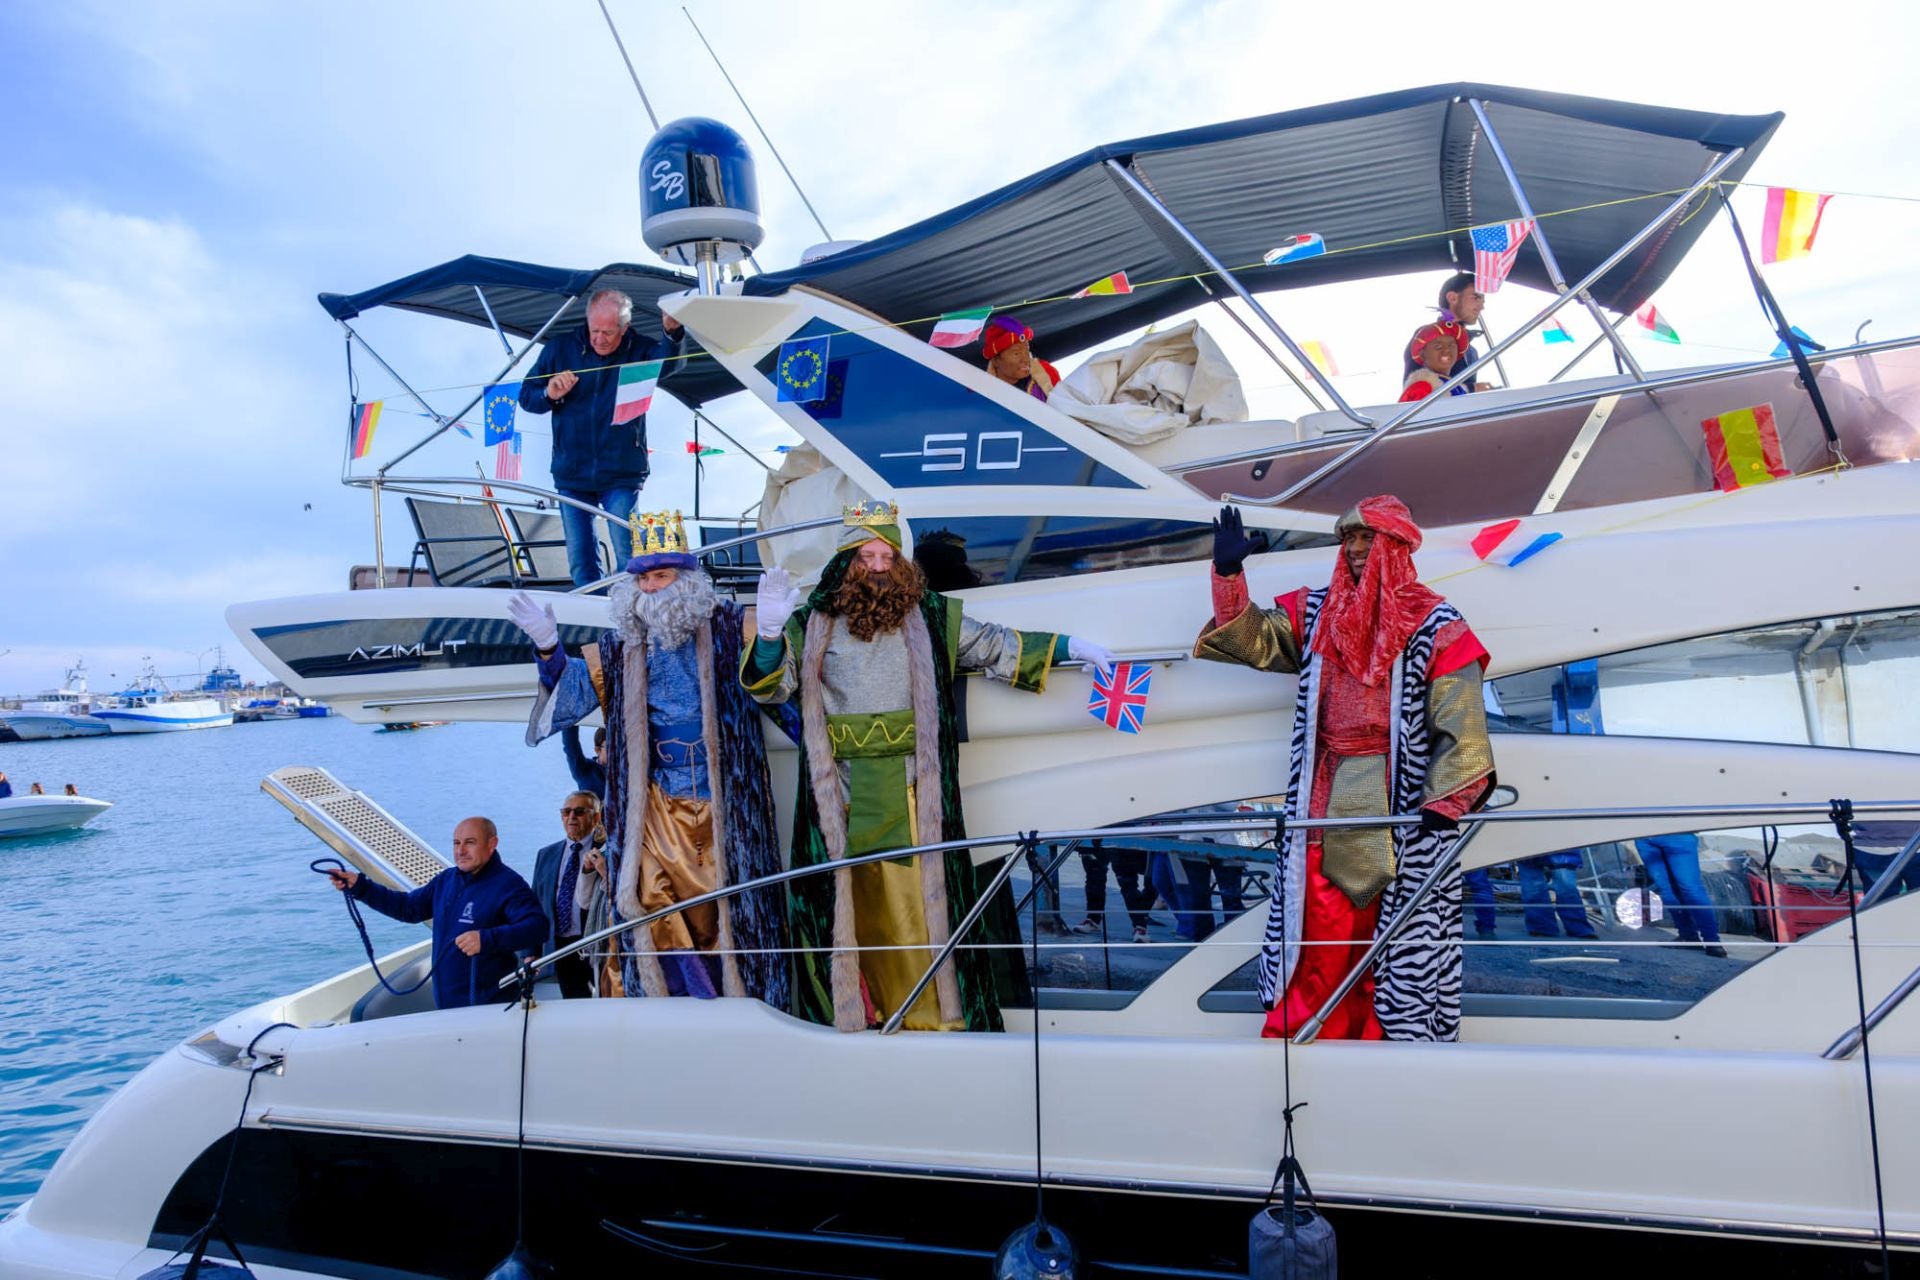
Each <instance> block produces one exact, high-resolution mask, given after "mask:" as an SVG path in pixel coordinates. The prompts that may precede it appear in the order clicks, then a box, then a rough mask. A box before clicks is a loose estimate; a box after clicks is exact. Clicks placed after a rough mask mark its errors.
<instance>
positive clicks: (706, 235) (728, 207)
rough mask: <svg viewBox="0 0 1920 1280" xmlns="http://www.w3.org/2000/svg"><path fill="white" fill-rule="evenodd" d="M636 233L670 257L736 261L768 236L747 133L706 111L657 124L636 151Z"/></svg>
mask: <svg viewBox="0 0 1920 1280" xmlns="http://www.w3.org/2000/svg"><path fill="white" fill-rule="evenodd" d="M640 234H641V236H642V237H643V238H645V240H646V242H647V247H648V248H649V249H652V250H653V251H654V252H655V253H657V254H659V255H660V256H661V257H663V258H665V259H666V260H667V261H668V262H673V263H678V264H679V265H681V266H692V265H694V264H695V263H696V262H699V261H701V260H702V259H703V258H704V259H705V260H706V261H708V262H721V263H725V262H738V261H739V260H740V259H742V258H744V257H746V256H747V255H748V254H750V253H752V252H753V251H754V249H755V248H757V247H758V246H759V244H760V241H761V240H762V239H763V238H764V237H765V235H766V228H764V227H762V226H761V225H760V184H759V180H758V179H757V178H756V177H755V176H754V169H753V153H752V152H751V151H750V150H748V148H747V143H746V139H744V138H742V137H741V136H740V135H739V134H738V133H735V132H734V131H733V130H732V129H729V128H728V127H727V126H726V125H724V124H721V123H720V122H719V121H718V120H709V119H707V118H706V117H705V116H688V117H686V118H685V119H681V120H672V121H669V122H668V123H667V124H665V125H663V126H661V128H660V131H659V132H658V133H656V134H654V135H653V138H652V140H651V141H649V142H648V143H647V149H646V151H645V152H644V153H643V154H642V155H641V157H640Z"/></svg>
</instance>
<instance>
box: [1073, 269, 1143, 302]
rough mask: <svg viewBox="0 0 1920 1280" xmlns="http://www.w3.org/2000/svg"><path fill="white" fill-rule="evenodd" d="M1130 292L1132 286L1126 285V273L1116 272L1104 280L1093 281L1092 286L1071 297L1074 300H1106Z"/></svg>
mask: <svg viewBox="0 0 1920 1280" xmlns="http://www.w3.org/2000/svg"><path fill="white" fill-rule="evenodd" d="M1132 292H1133V285H1132V284H1130V283H1128V281H1127V273H1126V272H1124V271H1116V272H1114V273H1113V274H1112V275H1110V276H1107V277H1106V278H1105V279H1102V280H1095V281H1094V282H1093V283H1092V284H1090V285H1088V286H1087V287H1086V288H1084V289H1082V290H1081V291H1080V292H1078V293H1076V294H1074V295H1073V296H1074V297H1076V298H1106V297H1112V296H1113V295H1114V294H1116V293H1132Z"/></svg>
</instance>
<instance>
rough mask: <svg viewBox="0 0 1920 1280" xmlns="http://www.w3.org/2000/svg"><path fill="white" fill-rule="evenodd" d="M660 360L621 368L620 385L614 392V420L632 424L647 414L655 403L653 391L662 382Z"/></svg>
mask: <svg viewBox="0 0 1920 1280" xmlns="http://www.w3.org/2000/svg"><path fill="white" fill-rule="evenodd" d="M662 363H663V362H662V361H659V360H643V361H641V362H639V363H638V364H623V365H621V366H620V377H619V382H618V385H617V386H616V387H615V388H614V392H613V420H614V421H615V422H632V421H633V420H634V419H635V418H638V417H640V416H641V415H642V414H644V413H646V411H647V406H649V405H651V404H652V403H653V389H654V387H655V386H657V385H658V384H659V382H660V366H661V364H662Z"/></svg>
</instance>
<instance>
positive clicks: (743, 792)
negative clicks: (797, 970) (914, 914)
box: [527, 601, 791, 1009]
mask: <svg viewBox="0 0 1920 1280" xmlns="http://www.w3.org/2000/svg"><path fill="white" fill-rule="evenodd" d="M740 624H741V612H740V608H739V606H737V605H735V604H733V603H731V602H730V601H722V602H721V603H720V604H719V605H717V606H716V607H715V608H714V611H713V614H712V615H711V616H710V617H709V618H708V620H707V621H706V622H705V623H703V624H701V627H700V630H699V631H698V633H696V634H695V636H694V637H693V639H692V641H691V642H690V643H692V645H693V646H694V651H695V657H696V660H697V662H698V664H699V673H700V713H701V727H702V731H703V734H704V736H705V739H706V751H707V769H708V787H709V790H710V791H711V793H712V805H713V825H714V841H713V851H714V863H715V868H716V886H715V887H717V888H724V887H725V886H727V885H729V884H738V883H742V882H744V881H747V880H754V879H759V878H760V877H762V876H767V875H772V874H773V873H775V872H777V871H779V870H780V850H779V839H778V836H777V834H776V828H775V823H774V810H773V790H772V787H771V785H770V783H769V781H768V778H767V756H766V741H765V739H764V737H763V736H762V733H763V727H764V721H763V718H762V716H761V714H760V709H759V708H758V707H757V706H755V704H754V702H753V700H752V699H751V698H749V697H748V696H747V694H746V691H745V690H743V689H742V688H741V687H740V683H739V681H738V680H735V679H733V678H732V673H733V672H735V671H737V670H739V664H740V649H741V629H740ZM590 657H591V658H592V659H594V660H597V663H598V665H599V670H598V671H595V670H594V669H593V667H594V665H595V662H593V661H589V660H586V659H582V658H573V659H570V660H569V661H568V663H567V672H566V675H565V676H564V677H563V678H562V680H561V681H560V682H559V683H558V684H556V685H555V686H554V688H553V689H552V690H547V689H545V688H543V689H542V690H541V691H540V694H539V696H538V697H537V698H536V699H535V701H534V707H533V716H532V718H531V720H530V721H529V723H528V725H527V741H528V743H529V745H531V744H533V743H537V742H539V741H540V740H541V739H543V738H545V737H547V736H548V735H549V734H552V733H555V732H557V731H559V730H560V729H563V728H566V727H568V726H569V725H573V724H578V723H579V722H580V721H581V720H584V719H585V718H586V717H587V716H588V715H590V714H592V712H593V710H594V709H595V708H596V707H599V708H600V709H601V710H603V711H604V712H605V713H606V724H607V796H606V822H607V855H608V861H609V865H610V867H611V869H612V871H613V888H614V892H613V901H612V903H611V907H610V909H611V914H612V916H613V922H614V923H619V922H621V921H626V920H634V919H638V918H639V917H640V916H642V915H643V914H645V913H644V912H643V911H642V910H641V908H640V897H639V885H640V864H641V859H640V858H639V857H637V856H628V855H627V853H626V849H627V836H628V833H629V832H632V833H635V837H636V838H638V833H639V832H641V831H644V830H645V826H646V807H647V777H648V770H647V761H648V759H649V758H650V741H649V739H650V731H649V726H648V722H647V661H646V657H647V646H646V645H644V644H639V643H635V644H631V645H629V644H627V643H625V642H624V641H623V640H622V639H621V637H620V634H619V633H618V632H617V631H608V632H606V633H604V634H603V635H602V637H601V639H600V643H599V645H598V646H597V651H596V652H595V653H594V654H592V655H590ZM716 671H719V672H725V673H726V677H727V678H724V679H716V678H715V672H716ZM596 677H598V678H596ZM785 905H786V903H785V893H784V892H783V890H781V889H780V888H778V887H774V888H770V889H760V890H755V891H753V892H750V893H743V894H737V895H735V896H734V897H731V898H728V899H725V900H724V901H723V902H722V903H721V908H722V909H721V911H720V941H719V949H720V951H721V952H722V955H721V974H722V982H721V993H722V994H723V995H729V996H752V997H754V998H756V999H760V1000H764V1001H766V1002H767V1003H768V1004H770V1005H772V1006H774V1007H775V1008H777V1009H786V1008H787V1007H788V1003H789V998H790V994H791V985H790V981H789V978H788V966H787V962H786V956H785V954H784V952H785V948H786V945H787V937H786V935H787V930H786V911H785ZM625 938H626V946H625V947H624V948H623V949H622V950H623V953H624V954H623V956H622V961H621V970H622V981H623V983H624V985H625V987H626V992H627V994H628V995H648V996H664V995H666V994H667V984H666V978H665V975H664V974H663V973H662V971H661V968H660V962H659V959H658V957H657V955H656V953H655V952H654V947H653V931H652V930H651V929H650V928H638V929H630V930H628V931H627V933H626V934H625Z"/></svg>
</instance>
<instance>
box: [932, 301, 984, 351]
mask: <svg viewBox="0 0 1920 1280" xmlns="http://www.w3.org/2000/svg"><path fill="white" fill-rule="evenodd" d="M992 314H993V308H992V307H974V308H972V309H971V310H968V311H949V312H947V313H946V314H945V315H943V316H941V317H940V319H939V321H938V322H937V323H936V324H935V325H934V326H933V333H932V334H931V335H930V336H929V337H928V338H927V341H928V342H930V343H932V344H933V345H934V346H936V347H964V346H966V345H967V344H968V343H969V342H972V341H973V340H974V339H975V338H977V337H979V336H980V330H982V329H984V328H986V325H987V317H988V316H990V315H992Z"/></svg>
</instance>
